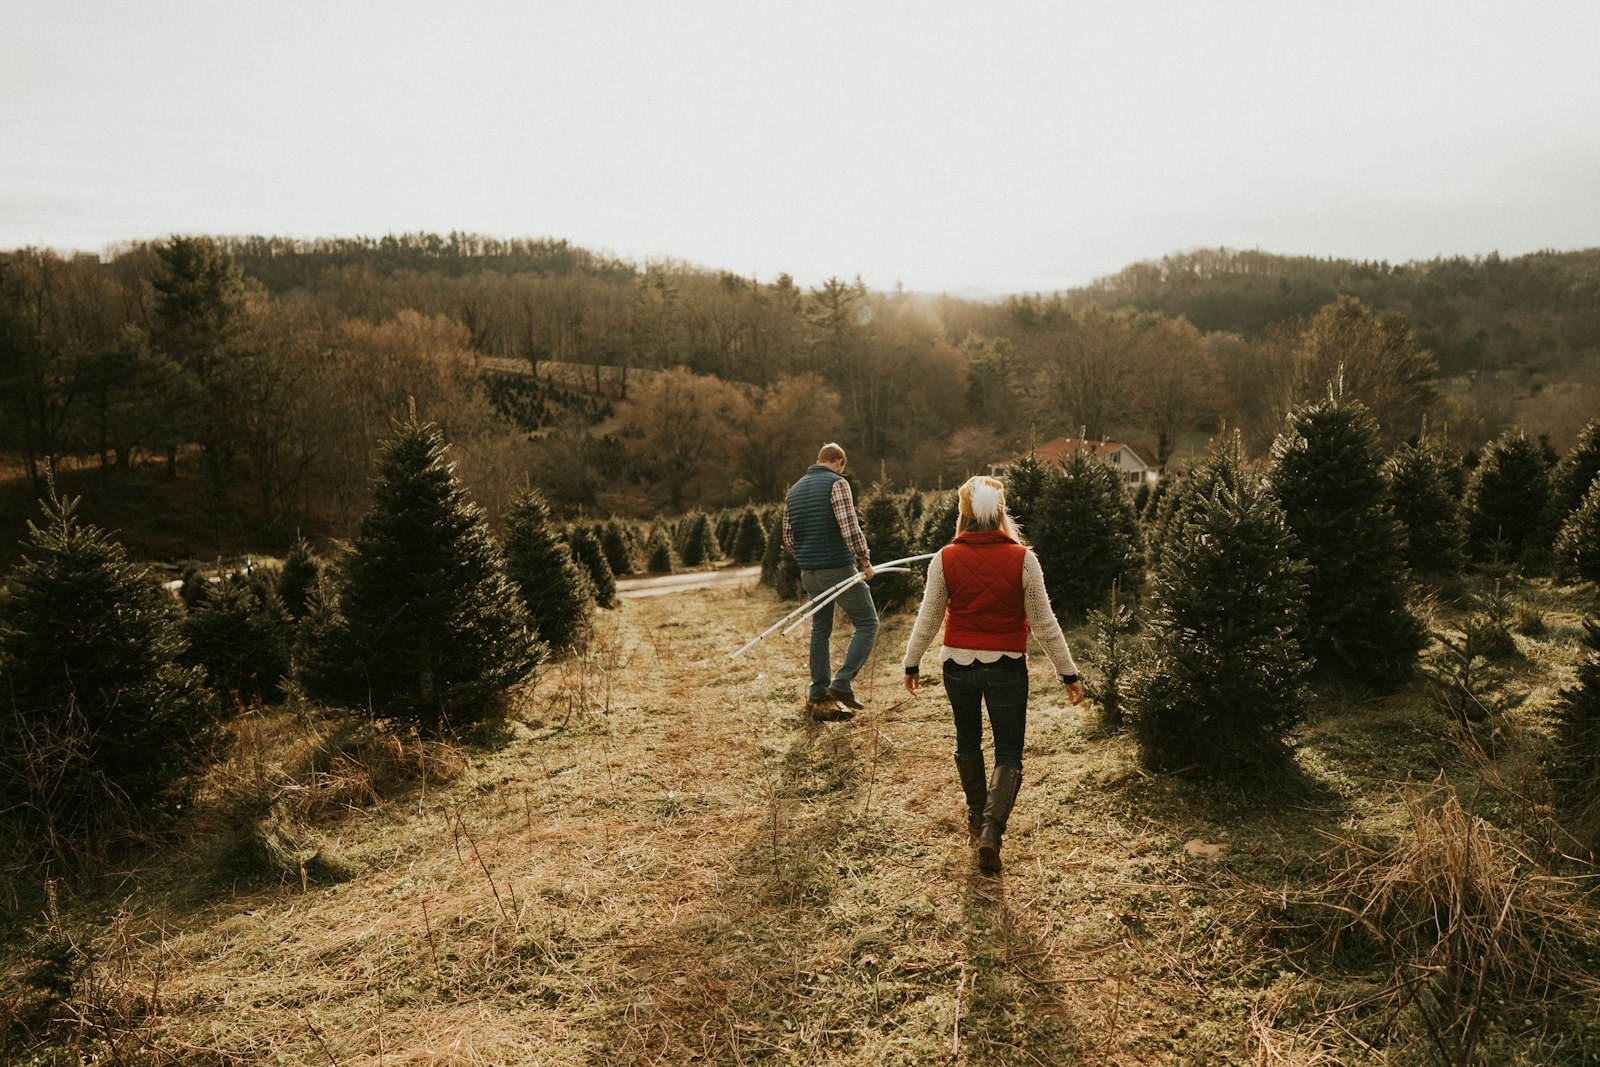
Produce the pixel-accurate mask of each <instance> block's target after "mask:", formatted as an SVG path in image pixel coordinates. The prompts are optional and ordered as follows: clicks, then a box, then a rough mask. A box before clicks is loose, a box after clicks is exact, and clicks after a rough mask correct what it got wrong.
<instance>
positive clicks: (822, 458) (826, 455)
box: [817, 441, 844, 463]
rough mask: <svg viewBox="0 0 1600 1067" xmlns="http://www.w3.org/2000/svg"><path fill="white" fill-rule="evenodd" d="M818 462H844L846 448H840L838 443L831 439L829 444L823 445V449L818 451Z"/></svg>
mask: <svg viewBox="0 0 1600 1067" xmlns="http://www.w3.org/2000/svg"><path fill="white" fill-rule="evenodd" d="M817 462H818V463H843V462H844V449H842V448H840V447H839V446H838V445H836V444H834V443H833V442H832V441H829V442H828V443H827V444H825V445H823V446H822V450H821V451H819V452H818V453H817Z"/></svg>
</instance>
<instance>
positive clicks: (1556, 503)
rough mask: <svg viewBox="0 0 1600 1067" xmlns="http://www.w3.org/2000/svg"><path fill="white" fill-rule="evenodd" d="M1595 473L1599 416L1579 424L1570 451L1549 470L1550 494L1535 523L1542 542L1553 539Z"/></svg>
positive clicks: (1599, 462)
mask: <svg viewBox="0 0 1600 1067" xmlns="http://www.w3.org/2000/svg"><path fill="white" fill-rule="evenodd" d="M1596 475H1600V419H1595V420H1593V421H1591V422H1590V423H1589V424H1588V425H1587V426H1585V427H1584V428H1583V430H1582V432H1581V433H1579V434H1578V443H1577V444H1575V445H1573V446H1572V451H1570V452H1568V453H1567V454H1566V455H1565V456H1562V457H1561V459H1560V461H1559V462H1557V463H1556V465H1555V467H1554V468H1553V469H1552V470H1551V471H1550V496H1549V498H1548V500H1547V501H1546V502H1545V509H1544V515H1543V516H1542V517H1541V519H1540V523H1539V532H1540V536H1541V537H1542V539H1543V540H1544V543H1545V544H1547V545H1548V544H1553V543H1554V542H1555V538H1556V535H1557V534H1559V533H1560V532H1561V528H1562V527H1563V526H1565V525H1566V523H1567V519H1568V518H1569V517H1570V516H1571V515H1572V513H1573V512H1574V511H1577V510H1578V506H1579V505H1580V504H1582V503H1583V498H1584V496H1585V495H1586V494H1587V493H1588V492H1589V487H1590V486H1591V485H1592V484H1594V481H1595V476H1596Z"/></svg>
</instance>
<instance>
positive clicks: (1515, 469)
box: [1463, 430, 1549, 564]
mask: <svg viewBox="0 0 1600 1067" xmlns="http://www.w3.org/2000/svg"><path fill="white" fill-rule="evenodd" d="M1548 500H1549V472H1548V469H1547V468H1546V467H1545V463H1544V456H1543V455H1542V454H1541V453H1540V452H1539V446H1538V445H1536V444H1534V443H1533V442H1532V441H1530V440H1528V437H1527V435H1526V434H1524V433H1523V432H1522V431H1521V430H1507V431H1506V432H1505V433H1503V434H1501V435H1500V436H1499V437H1497V438H1495V439H1494V440H1493V441H1490V442H1489V443H1488V444H1487V445H1485V446H1484V449H1483V454H1482V455H1481V456H1480V457H1479V460H1478V466H1477V467H1476V468H1475V469H1474V470H1473V472H1472V475H1471V477H1470V478H1469V479H1468V481H1467V496H1466V500H1465V501H1464V503H1463V510H1464V512H1465V514H1466V519H1467V551H1468V553H1469V554H1470V555H1471V556H1472V558H1473V559H1474V560H1477V561H1479V562H1498V563H1501V564H1509V563H1513V562H1515V561H1516V560H1517V559H1519V558H1520V557H1521V555H1522V552H1523V550H1524V549H1525V548H1527V547H1529V544H1530V541H1532V540H1534V539H1535V535H1536V533H1537V531H1538V526H1539V522H1540V521H1541V519H1542V517H1543V512H1544V507H1545V504H1546V502H1547V501H1548Z"/></svg>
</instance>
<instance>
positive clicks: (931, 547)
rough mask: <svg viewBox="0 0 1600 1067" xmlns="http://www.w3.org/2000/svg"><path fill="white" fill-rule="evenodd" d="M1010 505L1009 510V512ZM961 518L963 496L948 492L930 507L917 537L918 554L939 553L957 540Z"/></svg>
mask: <svg viewBox="0 0 1600 1067" xmlns="http://www.w3.org/2000/svg"><path fill="white" fill-rule="evenodd" d="M1009 507H1010V505H1009V503H1008V504H1007V508H1008V510H1009ZM960 518H961V494H960V493H957V492H953V491H948V492H945V493H942V494H940V496H939V497H937V498H936V499H935V500H934V501H933V502H932V503H931V504H929V505H928V509H927V512H926V514H924V515H923V519H922V532H921V533H920V534H919V535H918V536H917V551H918V552H937V551H939V549H941V548H943V547H944V546H945V545H948V544H949V543H950V542H951V541H953V540H955V536H956V522H957V520H959V519H960Z"/></svg>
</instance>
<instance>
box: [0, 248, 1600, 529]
mask: <svg viewBox="0 0 1600 1067" xmlns="http://www.w3.org/2000/svg"><path fill="white" fill-rule="evenodd" d="M1597 337H1600V254H1597V253H1595V252H1593V251H1590V252H1573V253H1542V254H1536V255H1529V256H1522V257H1517V258H1514V259H1505V260H1502V259H1500V258H1498V257H1494V256H1491V257H1487V258H1481V259H1471V260H1468V259H1450V260H1437V261H1431V262H1425V263H1411V264H1404V265H1399V266H1393V265H1389V264H1385V263H1352V262H1345V261H1334V260H1313V259H1305V258H1294V257H1282V256H1273V255H1268V254H1265V253H1258V252H1230V251H1226V250H1219V251H1215V252H1192V253H1187V254H1183V255H1175V256H1169V257H1167V258H1165V259H1162V260H1160V261H1158V262H1148V263H1141V264H1136V265H1134V266H1130V267H1129V268H1127V269H1126V270H1124V271H1122V272H1120V273H1118V274H1116V275H1114V276H1111V277H1108V278H1105V279H1102V280H1100V281H1098V282H1096V283H1094V284H1093V285H1090V286H1087V287H1085V288H1083V289H1080V290H1074V291H1070V292H1062V293H1056V294H1049V295H1026V296H1014V297H1009V298H1006V299H1004V300H1002V301H997V302H993V303H978V302H972V301H963V300H956V299H952V298H948V297H925V296H917V295H912V294H907V293H903V292H871V291H868V290H867V289H866V288H865V287H864V286H863V285H862V284H861V283H860V282H859V280H857V281H846V280H844V279H843V278H841V277H835V278H830V279H828V280H827V281H825V282H824V283H823V284H821V285H818V286H816V287H813V288H802V287H800V286H798V285H796V284H795V283H794V282H793V280H792V279H790V278H788V277H787V276H783V275H780V276H779V277H778V278H776V279H775V280H773V281H771V282H762V281H758V280H755V279H749V278H743V277H740V276H738V275H735V274H731V273H728V272H725V271H715V270H708V269H702V268H698V267H694V266H691V265H688V264H683V263H672V262H665V263H652V264H645V265H639V264H630V263H624V262H620V261H617V260H615V259H612V258H608V257H605V256H601V255H597V254H594V253H591V252H587V251H585V250H583V249H579V248H575V247H572V246H570V245H569V244H567V243H566V242H562V241H552V240H504V239H496V238H489V237H483V236H476V235H468V234H450V235H448V236H443V237H441V236H438V235H433V234H416V235H402V236H388V237H384V238H382V239H381V240H373V239H356V238H352V239H325V240H314V241H305V240H289V239H283V238H270V237H249V238H205V237H174V238H172V239H171V240H168V241H163V242H154V243H140V244H130V245H128V246H126V247H119V248H116V249H113V250H111V251H109V252H108V253H107V254H106V255H104V256H98V257H97V256H86V255H79V256H72V257H62V256H58V255H56V254H54V253H51V252H48V251H42V250H37V249H21V250H16V251H12V252H9V253H4V254H3V255H0V456H5V457H10V459H9V462H11V463H13V464H15V466H14V467H13V469H14V470H15V471H17V472H18V473H20V474H22V475H24V476H25V483H26V486H27V490H28V493H27V495H22V496H13V497H8V498H7V499H8V501H9V502H10V503H9V505H8V508H7V509H6V510H7V511H8V512H9V513H10V525H8V526H7V527H6V529H5V531H4V532H5V533H7V534H11V535H20V533H21V529H20V525H19V523H20V519H18V518H17V516H18V515H19V514H20V511H21V510H22V509H23V507H24V505H25V504H26V503H27V502H29V501H30V500H31V499H32V498H33V497H34V496H37V495H38V494H39V492H40V491H41V490H42V484H43V483H42V480H41V479H42V473H41V472H42V471H43V470H44V469H45V468H46V467H47V466H53V467H55V468H56V469H58V470H60V471H62V472H64V476H65V477H69V478H70V477H72V476H73V475H74V474H78V475H81V476H83V477H82V480H81V485H80V482H78V481H74V483H73V484H74V486H75V488H76V491H81V492H84V493H87V494H89V495H90V498H91V499H96V498H98V497H101V496H105V497H107V498H108V499H109V500H111V501H113V502H114V501H116V500H117V499H119V497H120V498H128V497H136V496H139V495H140V494H149V493H154V494H156V495H157V496H158V497H159V498H161V499H167V497H168V496H169V495H171V494H174V493H178V494H180V495H181V498H182V499H184V500H189V501H192V505H191V506H193V507H194V508H195V509H196V510H198V511H200V512H202V513H204V514H205V515H206V516H208V517H209V524H210V525H211V527H212V529H211V531H210V535H209V537H206V538H191V539H189V540H190V541H192V542H194V543H192V544H191V543H182V544H180V543H178V541H181V540H182V539H169V540H168V541H166V542H156V541H153V542H152V543H151V544H150V548H151V550H152V552H154V553H156V554H161V555H175V556H177V555H185V554H187V555H191V556H193V555H205V554H207V553H215V552H217V551H220V550H223V549H227V550H230V551H239V550H243V549H246V548H249V547H257V548H266V547H276V548H277V549H278V550H279V551H282V550H283V549H286V548H287V546H288V544H289V543H290V542H291V541H292V540H293V538H294V535H295V533H296V532H297V531H301V532H305V533H307V534H308V535H309V536H312V537H313V538H314V539H317V540H326V539H328V538H332V537H340V536H347V535H348V534H349V533H350V532H351V529H352V523H353V521H354V518H355V516H357V515H358V514H359V513H360V510H361V508H362V506H363V504H364V502H365V494H366V491H367V486H368V484H369V482H370V480H371V477H372V470H371V467H370V465H369V464H370V460H369V458H368V457H371V456H372V455H373V454H374V450H375V445H376V443H377V441H378V440H380V439H381V438H382V437H383V435H384V434H386V433H387V432H388V430H389V428H390V425H391V423H392V420H394V419H396V418H399V417H401V415H402V414H403V411H404V409H405V406H406V404H407V401H408V398H415V399H416V401H417V403H418V404H419V405H421V408H422V413H423V415H424V416H425V417H426V418H428V419H431V420H433V421H435V422H437V423H438V424H439V425H440V426H441V427H442V428H443V429H444V430H445V431H446V433H447V434H448V436H449V438H450V439H451V441H452V442H453V443H454V447H455V454H456V458H457V462H458V463H459V465H460V468H461V471H462V474H463V477H464V478H465V479H466V480H467V482H468V483H469V484H470V485H472V486H473V487H474V488H475V490H476V491H477V493H478V495H479V496H480V498H481V499H483V500H484V502H485V505H486V506H487V507H489V508H490V510H491V513H495V514H497V512H498V507H499V502H500V501H503V500H506V499H508V498H509V497H510V496H511V495H512V494H513V492H514V491H515V489H516V488H518V487H519V486H521V485H523V484H525V483H528V482H530V481H531V482H532V483H534V484H538V485H539V486H541V487H542V488H543V490H544V491H545V493H546V494H547V495H548V497H549V500H550V503H551V506H552V507H554V508H555V509H557V511H558V513H559V514H562V515H565V516H573V515H577V514H580V513H587V514H596V513H598V514H611V513H616V514H622V515H630V516H634V517H639V516H648V515H651V514H654V513H655V512H657V511H666V512H669V513H678V512H681V511H683V510H684V509H686V508H689V507H702V508H705V507H722V506H729V505H733V504H740V503H744V502H747V501H755V502H768V501H771V500H774V499H776V498H777V496H778V495H779V494H780V493H781V492H782V490H783V487H784V486H785V485H786V484H787V481H788V480H789V479H790V478H792V477H793V476H794V475H795V472H796V471H798V470H800V469H803V465H804V461H805V460H806V458H807V453H808V451H809V450H814V448H815V443H816V442H817V441H819V440H822V439H826V438H833V437H837V438H838V439H839V440H840V441H842V442H843V443H845V444H846V445H847V447H849V448H850V450H851V454H852V457H853V458H854V460H855V469H856V470H857V471H860V472H869V473H870V475H871V477H870V478H869V480H878V479H885V480H888V481H891V482H893V483H894V484H897V485H899V486H902V487H920V488H924V489H932V488H937V487H939V486H941V485H944V486H948V485H952V484H955V483H956V482H957V481H959V480H960V479H961V478H962V477H964V476H965V475H966V474H967V473H969V472H971V471H973V470H980V469H983V468H985V467H986V465H987V464H988V463H990V462H992V461H994V460H997V459H1001V458H1009V457H1013V456H1015V455H1018V454H1021V453H1023V452H1025V451H1026V450H1027V449H1028V447H1029V446H1030V445H1031V444H1036V443H1042V442H1043V441H1046V440H1049V439H1051V438H1054V437H1061V436H1068V437H1071V436H1077V435H1079V433H1080V431H1081V432H1082V433H1083V434H1085V435H1087V436H1088V437H1090V438H1106V437H1110V438H1117V439H1126V440H1132V441H1136V442H1140V443H1142V444H1144V445H1145V446H1146V447H1148V448H1149V449H1150V450H1151V451H1152V452H1155V453H1156V454H1157V456H1158V458H1159V459H1160V460H1161V461H1162V462H1163V463H1166V462H1168V461H1170V462H1172V464H1173V465H1174V466H1175V467H1178V468H1181V467H1182V466H1184V465H1186V464H1187V463H1189V462H1191V461H1192V460H1194V459H1195V458H1196V457H1198V455H1199V454H1200V453H1201V452H1202V451H1203V446H1204V442H1205V441H1206V440H1207V438H1208V437H1209V436H1210V435H1212V434H1214V433H1215V432H1217V431H1218V430H1219V428H1220V427H1223V426H1227V427H1232V428H1236V429H1239V430H1241V431H1242V432H1243V434H1244V441H1245V445H1246V448H1247V449H1249V450H1251V451H1256V452H1259V451H1260V450H1262V449H1264V448H1265V447H1266V446H1267V444H1268V443H1269V442H1270V440H1271V438H1272V436H1273V434H1274V433H1275V432H1276V429H1277V427H1278V425H1279V424H1280V423H1281V420H1282V418H1283V416H1284V415H1285V414H1286V413H1287V412H1288V411H1289V410H1291V409H1292V408H1293V407H1294V406H1295V405H1296V404H1298V403H1301V402H1303V401H1305V400H1307V399H1312V398H1315V397H1316V396H1318V395H1321V394H1322V393H1323V392H1325V391H1326V389H1327V388H1328V384H1329V382H1330V381H1332V380H1333V378H1334V377H1335V376H1340V377H1341V378H1342V381H1343V384H1344V388H1345V389H1346V390H1347V391H1348V392H1349V394H1350V395H1352V396H1353V397H1356V398H1358V399H1360V400H1362V401H1363V402H1364V403H1366V404H1367V405H1368V406H1369V407H1370V408H1371V410H1373V412H1374V413H1375V415H1376V416H1377V418H1378V419H1379V423H1380V425H1381V426H1382V427H1383V432H1384V434H1385V436H1386V441H1387V442H1388V443H1390V444H1393V443H1396V442H1398V441H1401V440H1406V439H1412V438H1415V437H1416V436H1417V435H1418V434H1419V433H1420V432H1421V431H1422V427H1423V420H1424V419H1425V418H1426V419H1428V420H1429V421H1430V425H1431V426H1432V427H1433V428H1434V429H1435V431H1436V434H1438V435H1442V436H1444V437H1446V438H1447V440H1448V441H1449V442H1450V447H1451V448H1452V449H1454V450H1455V451H1456V452H1457V453H1458V454H1460V455H1462V456H1465V455H1467V454H1469V453H1471V452H1473V451H1474V450H1476V449H1477V448H1479V447H1481V446H1482V445H1483V444H1484V443H1485V442H1486V441H1488V440H1489V439H1490V438H1492V437H1494V436H1496V435H1497V434H1499V433H1500V432H1502V431H1503V430H1505V429H1508V428H1511V427H1513V426H1520V427H1522V428H1524V429H1525V430H1527V432H1528V433H1529V434H1530V435H1532V436H1534V437H1535V438H1543V439H1545V440H1546V441H1547V442H1548V444H1549V446H1550V447H1551V449H1553V450H1556V451H1560V450H1564V449H1566V448H1568V447H1570V445H1571V444H1572V442H1573V441H1574V440H1575V435H1576V433H1577V431H1578V429H1579V428H1580V427H1581V426H1582V425H1583V423H1584V421H1585V419H1586V417H1587V416H1588V414H1589V413H1591V412H1593V411H1594V410H1600V372H1597V365H1596V360H1597V359H1600V353H1597V340H1596V338H1597ZM90 472H93V475H94V477H92V478H91V477H87V475H88V474H89V473H90ZM162 483H166V484H165V485H163V484H162ZM19 484H20V483H19ZM180 485H181V486H182V488H181V489H179V488H177V487H178V486H180ZM108 507H111V510H113V511H114V512H115V513H117V514H119V515H120V514H121V512H120V511H116V508H115V507H114V504H113V505H108ZM173 507H174V509H175V510H176V509H177V508H178V507H179V505H177V504H174V505H173ZM10 539H11V538H8V540H10ZM208 542H209V543H208ZM224 542H226V544H224ZM184 549H188V551H187V552H185V551H184Z"/></svg>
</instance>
